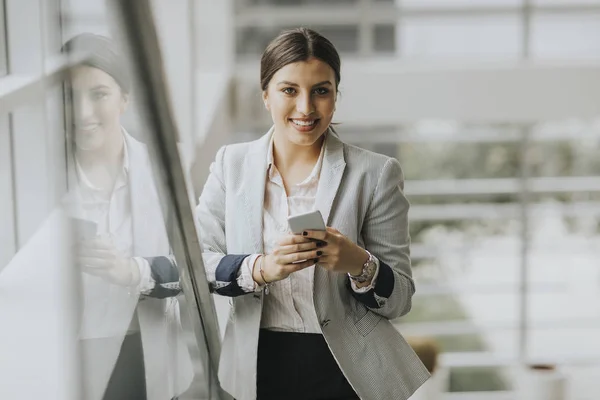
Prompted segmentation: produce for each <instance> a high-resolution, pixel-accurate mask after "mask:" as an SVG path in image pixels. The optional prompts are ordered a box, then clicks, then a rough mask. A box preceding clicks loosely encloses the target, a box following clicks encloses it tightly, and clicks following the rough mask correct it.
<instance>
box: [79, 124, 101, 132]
mask: <svg viewBox="0 0 600 400" xmlns="http://www.w3.org/2000/svg"><path fill="white" fill-rule="evenodd" d="M97 127H98V124H94V125H86V126H80V127H79V129H80V130H82V131H93V130H94V129H96V128H97Z"/></svg>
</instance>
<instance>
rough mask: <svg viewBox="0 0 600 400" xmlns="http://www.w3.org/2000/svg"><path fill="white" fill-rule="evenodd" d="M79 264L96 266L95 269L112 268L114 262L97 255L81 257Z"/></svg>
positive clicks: (90, 266)
mask: <svg viewBox="0 0 600 400" xmlns="http://www.w3.org/2000/svg"><path fill="white" fill-rule="evenodd" d="M78 261H79V264H80V265H82V266H83V267H88V268H94V269H105V270H108V269H110V268H111V266H112V263H111V262H110V261H108V260H105V259H102V258H96V257H79V258H78Z"/></svg>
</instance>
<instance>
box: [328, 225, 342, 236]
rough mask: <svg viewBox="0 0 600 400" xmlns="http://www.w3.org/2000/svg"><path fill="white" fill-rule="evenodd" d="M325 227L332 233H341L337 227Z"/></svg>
mask: <svg viewBox="0 0 600 400" xmlns="http://www.w3.org/2000/svg"><path fill="white" fill-rule="evenodd" d="M325 229H327V233H329V234H332V235H340V231H338V230H337V229H335V228H332V227H330V226H328V227H326V228H325Z"/></svg>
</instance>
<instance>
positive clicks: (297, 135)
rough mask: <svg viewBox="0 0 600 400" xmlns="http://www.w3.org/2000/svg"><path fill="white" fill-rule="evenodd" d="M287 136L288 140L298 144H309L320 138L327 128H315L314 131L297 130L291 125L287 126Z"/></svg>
mask: <svg viewBox="0 0 600 400" xmlns="http://www.w3.org/2000/svg"><path fill="white" fill-rule="evenodd" d="M286 131H287V133H288V134H287V138H288V140H289V141H290V142H292V143H294V144H297V145H300V146H310V145H312V144H314V143H315V142H316V141H317V140H319V139H320V138H321V136H323V135H324V134H325V132H326V131H327V129H324V130H321V129H316V130H315V131H314V132H298V131H297V130H296V129H294V128H293V127H288V128H287V129H286Z"/></svg>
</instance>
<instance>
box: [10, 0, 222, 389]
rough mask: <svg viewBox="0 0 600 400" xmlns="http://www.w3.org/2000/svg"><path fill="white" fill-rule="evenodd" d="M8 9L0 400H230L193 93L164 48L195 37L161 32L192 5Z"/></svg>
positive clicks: (57, 3) (15, 4) (30, 4)
mask: <svg viewBox="0 0 600 400" xmlns="http://www.w3.org/2000/svg"><path fill="white" fill-rule="evenodd" d="M3 3H5V4H1V5H0V10H3V11H5V15H0V16H1V17H2V18H0V28H1V29H0V31H1V32H2V34H1V35H0V41H1V44H0V53H1V56H0V72H2V73H7V75H6V76H5V77H0V79H1V85H0V87H1V90H0V103H1V107H0V109H1V110H2V111H1V112H0V193H1V194H0V207H1V210H2V213H0V241H1V243H2V247H1V249H0V292H2V298H3V301H1V302H0V324H1V325H2V327H3V328H2V332H1V333H0V343H2V344H0V354H2V357H1V358H2V361H1V362H0V375H1V376H2V378H0V397H1V398H15V397H18V398H51V399H54V398H55V399H84V398H85V399H113V398H116V397H117V396H118V398H131V399H133V398H148V399H156V400H159V399H160V400H167V399H173V398H178V399H182V400H183V399H192V398H214V399H217V398H225V397H223V393H222V392H221V390H220V388H219V386H218V382H217V378H216V371H217V370H216V366H217V361H218V356H219V351H220V344H219V341H220V339H219V329H218V323H217V318H216V312H215V308H214V304H213V302H212V297H211V296H210V294H209V292H208V285H207V284H206V278H205V276H204V272H203V265H202V260H201V252H200V248H199V247H198V240H197V236H196V230H195V222H194V218H193V213H192V210H193V199H194V198H195V197H196V194H195V193H194V192H193V189H192V185H191V182H190V179H189V165H190V164H189V163H190V160H189V159H187V158H186V157H187V156H189V154H187V153H186V154H185V155H184V154H180V153H179V148H182V147H184V145H187V146H190V147H192V148H193V146H194V144H193V143H192V142H191V141H189V140H191V138H190V131H191V129H192V128H191V115H190V114H191V113H190V111H189V109H188V110H186V109H185V108H181V107H175V108H172V104H171V103H170V102H171V101H172V100H171V99H173V98H175V99H176V100H175V101H174V103H175V104H181V103H182V99H181V97H182V96H183V97H184V98H185V100H186V101H188V100H189V98H188V97H187V96H188V95H190V94H189V93H181V92H180V91H179V90H180V88H181V85H178V84H179V81H176V82H175V83H173V75H172V74H170V73H171V72H172V70H169V69H168V68H167V72H166V74H165V73H164V70H163V67H162V65H163V59H162V57H161V49H162V48H163V46H165V40H173V43H175V44H180V43H181V42H179V40H180V39H182V40H183V39H185V40H186V41H187V43H188V44H189V46H191V43H190V36H189V33H188V32H183V37H167V38H165V37H164V34H163V33H162V32H159V29H157V25H160V24H165V23H167V22H168V23H169V24H170V23H172V22H173V19H179V18H181V16H182V15H183V16H186V15H193V11H194V9H193V3H194V2H192V1H190V2H185V4H180V7H179V8H178V9H177V10H178V11H179V12H180V14H174V13H172V14H171V16H170V17H171V18H172V19H171V20H170V21H165V19H164V18H165V16H164V15H160V14H159V15H160V18H163V19H162V20H161V19H160V18H156V17H154V15H155V9H154V8H153V7H154V5H153V4H151V3H149V2H145V1H141V2H136V3H135V5H129V6H130V7H127V6H128V5H126V4H122V3H121V2H105V1H101V0H98V1H87V0H86V1H76V0H72V1H67V0H64V1H61V0H53V1H48V2H39V1H37V0H31V1H21V0H19V1H15V0H6V1H5V2H3ZM171 11H172V12H174V10H171ZM125 21H127V24H125V23H124V22H125ZM5 22H6V26H5V24H4V23H5ZM134 31H135V32H143V33H144V35H143V36H144V42H143V43H139V42H134V40H135V37H134V35H132V32H134ZM5 33H6V34H5ZM153 38H154V40H152V39H153ZM184 43H185V42H184ZM167 44H168V43H167ZM131 49H135V51H132V50H131ZM173 51H174V49H173V48H171V49H169V56H170V57H169V59H172V57H174V56H176V55H175V54H174V53H173ZM178 51H180V52H181V53H182V56H184V57H185V56H187V58H188V60H190V59H191V58H193V57H191V56H190V54H193V52H190V47H188V48H185V47H179V50H178ZM150 56H151V57H152V59H149V58H148V57H150ZM190 62H191V60H190ZM164 64H167V67H169V63H167V62H165V63H164ZM192 68H193V66H192V65H191V64H190V65H189V66H188V69H187V75H188V77H189V78H190V80H188V81H187V83H188V86H189V83H190V81H191V80H192V75H193V74H192V72H191V71H192ZM178 73H180V71H179V72H178ZM161 74H162V75H161ZM0 75H1V74H0ZM148 76H154V77H156V76H159V77H160V79H148V78H147V77H148ZM151 94H154V96H152V95H151ZM188 103H189V101H188ZM173 109H175V111H174V112H171V110H173ZM156 110H162V111H161V113H160V114H161V115H160V118H157V112H156ZM165 110H166V111H165ZM188 118H189V119H188ZM179 126H182V129H181V131H180V130H179Z"/></svg>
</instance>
